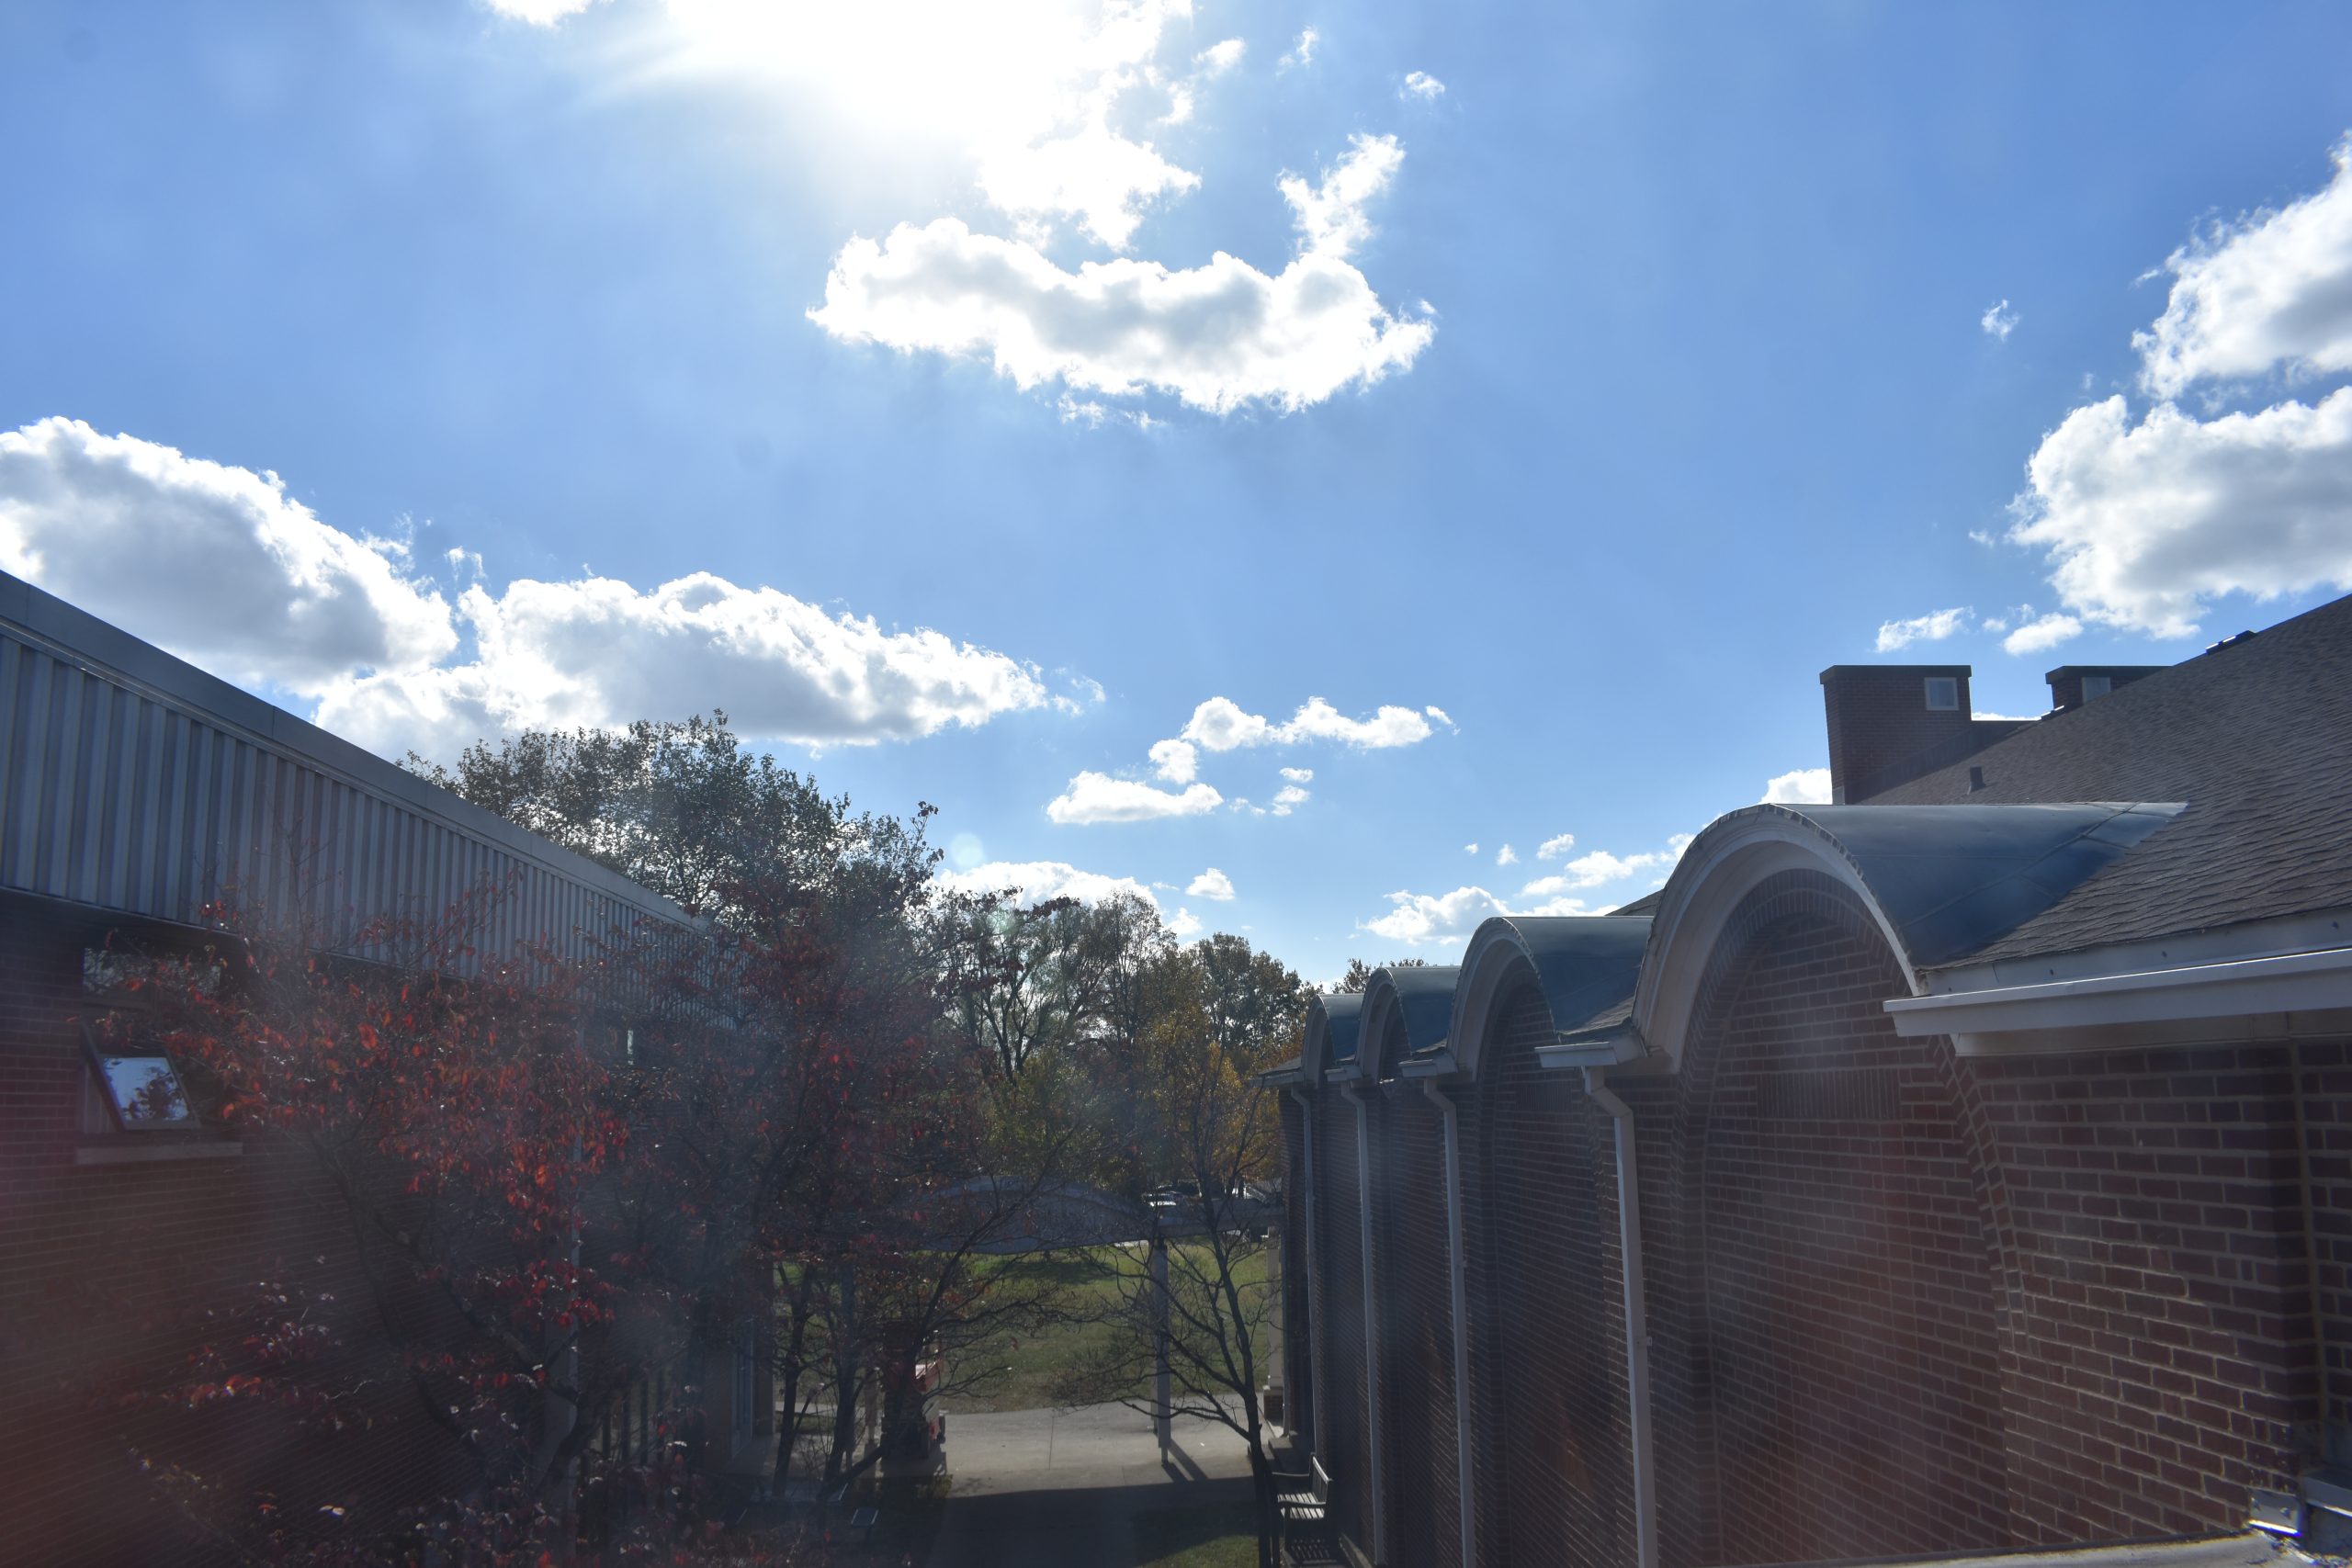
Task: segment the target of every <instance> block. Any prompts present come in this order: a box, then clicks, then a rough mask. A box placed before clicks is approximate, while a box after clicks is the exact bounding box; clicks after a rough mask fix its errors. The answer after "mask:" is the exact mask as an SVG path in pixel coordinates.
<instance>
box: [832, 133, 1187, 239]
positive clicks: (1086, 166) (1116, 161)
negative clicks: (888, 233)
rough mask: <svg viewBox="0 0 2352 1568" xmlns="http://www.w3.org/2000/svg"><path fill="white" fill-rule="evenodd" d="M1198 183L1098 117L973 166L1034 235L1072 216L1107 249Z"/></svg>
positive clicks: (1000, 204)
mask: <svg viewBox="0 0 2352 1568" xmlns="http://www.w3.org/2000/svg"><path fill="white" fill-rule="evenodd" d="M1187 112H1189V106H1187ZM1200 184H1201V176H1200V175H1196V174H1193V172H1192V171H1190V170H1189V169H1181V168H1178V167H1177V166H1176V165H1175V164H1172V163H1170V162H1169V161H1168V159H1167V158H1166V157H1165V156H1164V155H1163V154H1161V153H1160V152H1159V150H1158V149H1157V148H1155V147H1154V146H1153V145H1152V144H1151V143H1150V142H1148V141H1133V140H1131V139H1129V138H1127V137H1125V136H1123V135H1121V134H1119V133H1118V132H1117V131H1115V130H1112V129H1111V128H1110V127H1109V126H1108V125H1107V124H1105V123H1104V122H1103V119H1101V118H1099V117H1098V118H1094V119H1092V120H1091V121H1089V122H1087V123H1086V124H1083V125H1081V126H1080V127H1079V128H1078V129H1077V130H1072V131H1070V132H1069V134H1068V135H1064V136H1056V137H1052V138H1050V139H1048V140H1046V141H1038V142H1035V143H1028V144H1020V145H1014V146H1010V147H1003V148H1000V149H997V150H995V151H992V152H989V154H988V155H987V156H986V157H985V158H984V159H983V161H982V162H981V164H980V169H979V186H980V192H981V194H982V195H983V196H985V197H988V199H989V205H991V206H993V207H996V208H998V209H1001V210H1002V211H1004V212H1006V213H1008V214H1010V215H1012V217H1014V218H1016V219H1026V220H1029V223H1028V224H1027V226H1026V227H1027V229H1028V231H1029V232H1030V233H1031V234H1032V235H1033V236H1034V237H1035V238H1036V239H1039V240H1043V239H1045V238H1046V237H1047V236H1048V235H1049V234H1050V233H1051V224H1050V221H1049V220H1052V219H1056V218H1072V219H1075V220H1077V222H1078V226H1079V228H1080V230H1082V231H1084V232H1085V233H1086V234H1087V235H1088V236H1089V237H1090V238H1091V239H1093V240H1094V241H1096V242H1097V243H1101V244H1103V245H1107V246H1108V247H1110V248H1111V249H1112V250H1114V251H1123V250H1125V249H1126V248H1127V245H1128V243H1129V242H1130V241H1132V240H1133V239H1134V238H1135V231H1136V227H1137V226H1138V225H1139V224H1141V223H1142V221H1143V216H1144V209H1146V208H1147V207H1148V206H1149V205H1150V204H1151V203H1152V202H1153V201H1155V200H1157V199H1159V198H1160V197H1170V196H1182V195H1184V194H1185V193H1186V192H1189V191H1193V190H1197V189H1199V188H1200ZM843 254H847V253H843Z"/></svg>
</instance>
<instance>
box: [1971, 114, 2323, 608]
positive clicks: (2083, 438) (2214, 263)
mask: <svg viewBox="0 0 2352 1568" xmlns="http://www.w3.org/2000/svg"><path fill="white" fill-rule="evenodd" d="M2165 269H2166V270H2168V271H2169V272H2170V273H2171V274H2172V276H2173V285H2172V289H2171V293H2170V296H2169V298H2168V299H2167V301H2166V304H2165V311H2164V314H2163V315H2162V316H2161V317H2159V318H2158V319H2157V321H2155V323H2154V326H2152V327H2151V328H2150V329H2149V330H2148V331H2146V332H2143V333H2137V334H2135V335H2134V337H2133V339H2132V342H2133V345H2134V347H2135V348H2137V349H2138V351H2139V353H2140V356H2141V378H2140V381H2141V387H2142V389H2143V390H2145V391H2148V392H2152V393H2154V394H2155V395H2156V396H2157V397H2158V398H2159V399H2160V401H2158V402H2157V403H2155V405H2154V407H2152V408H2150V409H2149V410H2148V411H2147V412H2146V414H2145V415H2144V417H2143V418H2142V419H2140V420H2139V422H2138V423H2133V421H2132V419H2131V412H2130V410H2129V409H2128V407H2127V405H2126V403H2125V400H2124V399H2123V398H2122V397H2120V396H2115V397H2110V398H2108V399H2105V400H2101V401H2098V402H2094V403H2090V404H2086V406H2084V407H2081V408H2077V409H2075V411H2074V412H2072V413H2070V414H2068V415H2067V416H2066V418H2065V420H2064V422H2063V423H2060V424H2059V426H2058V428H2057V429H2055V430H2053V431H2052V432H2051V433H2050V434H2048V435H2046V436H2044V437H2043V438H2042V441H2041V446H2039V447H2038V448H2037V449H2036V450H2035V452H2034V454H2033V457H2032V458H2031V459H2030V461H2029V462H2028V464H2027V466H2026V489H2025V490H2024V491H2021V492H2020V493H2019V494H2018V497H2017V498H2016V500H2015V501H2014V502H2012V510H2013V512H2014V513H2015V522H2014V525H2013V526H2012V527H2011V528H2010V529H2009V531H2008V535H2007V537H2008V538H2009V539H2010V540H2011V541H2012V542H2014V543H2017V544H2021V545H2026V546H2030V547H2039V548H2041V549H2042V550H2044V551H2046V552H2047V555H2048V559H2049V562H2050V566H2051V582H2052V585H2053V586H2054V587H2055V588H2056V589H2057V591H2058V597H2059V602H2060V605H2061V610H2060V613H2058V614H2056V615H2045V616H2043V617H2041V619H2040V620H2038V621H2024V622H2020V623H2018V624H2017V629H2016V630H2014V631H2012V632H2011V633H2010V634H2009V637H2008V641H2007V645H2006V646H2007V647H2008V648H2009V649H2010V651H2012V652H2034V651H2039V650H2040V649H2046V648H2048V647H2051V646H2052V645H2053V644H2054V643H2056V642H2059V641H2062V640H2064V638H2065V637H2071V636H2074V635H2075V634H2076V633H2077V632H2079V631H2081V630H2082V629H2083V628H2084V627H2085V626H2109V627H2113V628H2116V629H2119V630H2123V631H2131V632H2139V633H2143V634H2147V635H2152V636H2156V637H2190V636H2194V635H2195V634H2196V632H2197V630H2198V622H2199V616H2200V615H2202V614H2203V612H2204V609H2205V606H2206V604H2207V602H2208V601H2210V600H2211V599H2213V598H2215V597H2218V596H2220V595H2222V594H2227V593H2245V594H2248V595H2250V596H2252V597H2254V598H2256V599H2270V598H2275V597H2277V596H2278V595H2280V594H2284V593H2293V592H2307V591H2309V590H2312V589H2314V588H2322V587H2325V588H2331V589H2335V590H2337V591H2341V590H2344V589H2346V588H2347V587H2352V388H2339V389H2336V390H2335V391H2334V392H2331V393H2329V394H2327V395H2325V396H2324V397H2320V398H2318V399H2316V400H2312V401H2301V400H2287V401H2281V402H2277V403H2274V404H2272V405H2271V406H2269V407H2267V408H2262V409H2258V410H2256V411H2253V412H2228V413H2220V414H2215V415H2213V416H2212V417H2207V418H2199V417H2197V416H2196V415H2193V414H2190V413H2188V412H2183V411H2182V409H2181V408H2180V407H2178V406H2177V404H2176V402H2175V401H2174V400H2175V399H2177V397H2179V396H2180V395H2181V394H2182V393H2184V392H2186V391H2188V390H2189V389H2191V388H2192V387H2198V386H2200V385H2202V386H2204V387H2205V388H2206V411H2207V412H2211V410H2213V409H2218V408H2220V407H2222V405H2223V403H2224V401H2225V400H2226V399H2227V397H2228V396H2230V395H2231V394H2232V393H2233V391H2243V390H2244V389H2245V387H2246V385H2247V383H2248V381H2249V378H2256V377H2265V376H2269V375H2272V374H2274V373H2276V374H2278V375H2280V376H2283V377H2284V378H2287V379H2289V380H2295V379H2301V378H2310V377H2312V376H2317V375H2329V374H2340V373H2342V372H2345V371H2347V370H2352V141H2347V142H2346V143H2342V144H2339V145H2338V146H2337V148H2336V149H2335V175H2334V177H2333V178H2332V179H2331V180H2330V181H2329V183H2328V185H2327V186H2326V187H2325V188H2324V189H2323V190H2320V191H2318V192H2316V193H2314V194H2312V195H2311V196H2308V197H2304V198H2303V199H2301V200H2300V201H2297V202H2293V203H2291V204H2290V205H2289V206H2287V207H2285V208H2283V209H2278V210H2277V211H2261V212H2255V213H2251V214H2248V215H2246V216H2245V217H2242V218H2240V219H2238V220H2234V221H2232V222H2225V223H2222V224H2218V225H2215V226H2214V227H2212V228H2211V229H2210V230H2209V231H2206V232H2205V233H2204V234H2202V235H2200V236H2199V238H2198V239H2197V240H2196V241H2194V242H2193V243H2190V244H2188V245H2186V246H2184V247H2182V248H2181V249H2180V250H2178V251H2176V252H2175V253H2173V254H2172V256H2171V257H2170V258H2169V259H2168V260H2167V261H2166V262H2165Z"/></svg>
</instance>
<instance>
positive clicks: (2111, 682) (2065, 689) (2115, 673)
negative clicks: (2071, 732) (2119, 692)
mask: <svg viewBox="0 0 2352 1568" xmlns="http://www.w3.org/2000/svg"><path fill="white" fill-rule="evenodd" d="M2170 668H2171V666H2170V665H2166V664H2061V665H2060V666H2058V668H2057V669H2055V670H2052V671H2050V672H2049V673H2048V674H2046V675H2044V676H2043V677H2042V679H2043V680H2045V681H2047V682H2050V706H2051V708H2052V711H2053V712H2064V710H2065V709H2067V708H2074V707H2080V706H2082V705H2084V704H2085V703H2086V702H2090V701H2092V700H2094V699H2096V698H2098V697H2103V696H2105V695H2107V694H2108V693H2109V692H2111V691H2113V690H2115V688H2116V687H2118V686H2128V685H2130V684H2131V682H2134V681H2137V680H2139V679H2140V678H2141V677H2142V676H2143V675H2153V674H2154V673H2155V672H2156V671H2159V670H2168V669H2170Z"/></svg>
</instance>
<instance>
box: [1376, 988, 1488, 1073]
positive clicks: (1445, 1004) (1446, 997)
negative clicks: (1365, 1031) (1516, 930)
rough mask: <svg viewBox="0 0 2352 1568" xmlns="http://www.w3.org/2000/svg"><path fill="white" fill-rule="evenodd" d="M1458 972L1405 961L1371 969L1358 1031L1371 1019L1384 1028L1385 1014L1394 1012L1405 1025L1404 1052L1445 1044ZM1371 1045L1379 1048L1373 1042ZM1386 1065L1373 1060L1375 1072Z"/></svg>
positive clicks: (1411, 1052)
mask: <svg viewBox="0 0 2352 1568" xmlns="http://www.w3.org/2000/svg"><path fill="white" fill-rule="evenodd" d="M1461 974H1462V971H1461V970H1460V969H1458V968H1456V967H1455V966H1453V964H1403V965H1400V966H1398V967H1397V968H1394V969H1375V970H1374V971H1373V975H1372V979H1371V981H1370V983H1368V984H1367V985H1366V986H1365V987H1364V988H1363V1011H1362V1012H1361V1014H1360V1015H1359V1017H1358V1020H1357V1021H1358V1025H1359V1031H1360V1032H1361V1029H1362V1026H1363V1024H1364V1023H1366V1022H1369V1021H1377V1022H1378V1023H1379V1024H1380V1025H1381V1026H1383V1027H1385V1022H1386V1020H1387V1016H1388V1015H1389V1014H1390V1013H1391V1012H1394V1013H1395V1014H1396V1015H1397V1017H1398V1018H1399V1019H1401V1020H1402V1021H1403V1023H1404V1026H1405V1050H1404V1053H1403V1054H1404V1055H1407V1056H1412V1055H1419V1054H1420V1053H1422V1052H1424V1051H1433V1050H1435V1049H1437V1048H1438V1047H1439V1046H1441V1045H1442V1044H1444V1043H1445V1032H1446V1029H1447V1027H1448V1026H1449V1025H1450V1024H1451V1023H1452V1022H1453V986H1454V982H1455V980H1456V979H1458V978H1459V977H1460V976H1461ZM1374 1049H1375V1050H1376V1049H1378V1046H1377V1044H1376V1043H1375V1045H1374ZM1385 1066H1387V1064H1385V1063H1380V1062H1374V1063H1373V1064H1372V1070H1373V1071H1374V1073H1377V1072H1378V1071H1380V1070H1381V1069H1382V1068H1383V1067H1385Z"/></svg>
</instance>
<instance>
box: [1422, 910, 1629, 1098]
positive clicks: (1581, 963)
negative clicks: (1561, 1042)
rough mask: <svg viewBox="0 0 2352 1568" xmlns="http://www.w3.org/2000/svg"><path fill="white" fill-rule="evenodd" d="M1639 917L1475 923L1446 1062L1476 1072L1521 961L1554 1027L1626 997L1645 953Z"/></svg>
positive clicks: (1618, 1004) (1505, 918)
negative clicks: (1450, 1056)
mask: <svg viewBox="0 0 2352 1568" xmlns="http://www.w3.org/2000/svg"><path fill="white" fill-rule="evenodd" d="M1649 938H1650V921H1649V919H1648V917H1646V916H1624V915H1544V916H1532V915H1500V916H1497V917H1496V918H1494V919H1489V920H1485V921H1481V922H1480V924H1479V926H1478V929H1477V930H1476V931H1474V932H1472V933H1471V937H1470V942H1469V945H1468V946H1467V947H1465V948H1464V950H1463V953H1462V973H1463V975H1464V979H1463V980H1462V981H1461V982H1460V983H1459V984H1458V985H1457V986H1456V987H1455V991H1454V1003H1453V1018H1452V1020H1451V1021H1449V1024H1448V1029H1449V1032H1450V1034H1451V1037H1452V1048H1453V1058H1454V1060H1455V1061H1456V1062H1457V1063H1458V1064H1459V1065H1460V1066H1461V1068H1462V1069H1463V1070H1464V1071H1465V1072H1469V1073H1472V1074H1476V1072H1477V1070H1478V1065H1479V1057H1480V1056H1481V1055H1482V1054H1483V1048H1484V1046H1485V1043H1486V1041H1485V1039H1484V1038H1483V1036H1484V1035H1485V1034H1486V1032H1487V1031H1488V1030H1489V1029H1491V1028H1492V1027H1493V1026H1494V1023H1495V1019H1496V1014H1495V1009H1497V1008H1498V1007H1499V1006H1500V1005H1501V1004H1502V1001H1503V998H1504V994H1505V992H1506V990H1507V988H1508V987H1509V985H1510V976H1512V975H1514V974H1516V973H1518V972H1519V966H1520V965H1521V964H1525V965H1526V966H1527V968H1528V969H1530V970H1532V972H1533V975H1534V979H1535V984H1536V987H1537V988H1538V989H1539V990H1540V991H1542V993H1543V995H1544V1006H1545V1007H1546V1008H1547V1009H1548V1010H1550V1013H1551V1019H1552V1027H1553V1030H1554V1032H1555V1033H1556V1032H1564V1031H1567V1030H1573V1029H1577V1028H1579V1027H1581V1026H1583V1025H1585V1024H1587V1023H1589V1021H1591V1020H1593V1019H1594V1018H1596V1017H1599V1016H1601V1015H1603V1014H1606V1013H1608V1012H1609V1011H1610V1010H1612V1009H1619V1010H1622V1009H1623V1007H1625V1006H1626V1005H1627V1002H1628V1000H1629V999H1630V998H1632V996H1633V994H1634V986H1635V984H1636V982H1637V981H1638V979H1639V977H1640V974H1641V965H1642V954H1643V953H1645V951H1646V950H1647V947H1648V944H1649Z"/></svg>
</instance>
